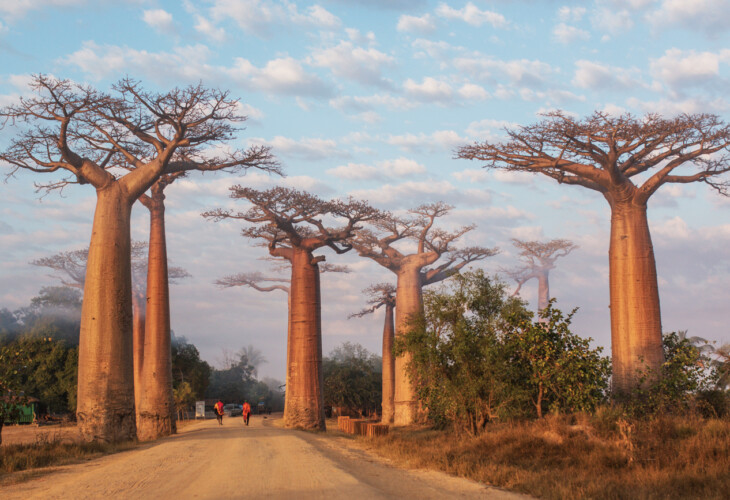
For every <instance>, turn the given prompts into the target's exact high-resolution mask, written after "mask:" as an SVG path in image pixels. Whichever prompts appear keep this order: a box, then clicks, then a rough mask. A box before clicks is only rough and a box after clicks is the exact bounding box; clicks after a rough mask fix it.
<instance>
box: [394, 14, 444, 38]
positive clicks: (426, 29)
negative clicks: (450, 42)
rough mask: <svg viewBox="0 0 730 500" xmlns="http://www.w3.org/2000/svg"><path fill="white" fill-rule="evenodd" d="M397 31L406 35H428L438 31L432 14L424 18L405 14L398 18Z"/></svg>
mask: <svg viewBox="0 0 730 500" xmlns="http://www.w3.org/2000/svg"><path fill="white" fill-rule="evenodd" d="M397 30H398V31H402V32H406V33H421V34H423V35H428V34H430V33H433V32H434V31H436V23H435V22H434V19H433V17H431V14H425V15H423V16H420V17H417V16H409V15H406V14H403V15H402V16H400V18H398V25H397Z"/></svg>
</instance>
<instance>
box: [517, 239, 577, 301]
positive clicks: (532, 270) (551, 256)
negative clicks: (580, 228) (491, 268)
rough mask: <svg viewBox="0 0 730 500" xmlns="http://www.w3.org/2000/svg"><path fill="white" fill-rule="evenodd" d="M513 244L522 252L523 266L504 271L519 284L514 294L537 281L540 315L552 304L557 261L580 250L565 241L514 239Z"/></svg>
mask: <svg viewBox="0 0 730 500" xmlns="http://www.w3.org/2000/svg"><path fill="white" fill-rule="evenodd" d="M512 244H513V245H514V246H515V247H517V249H518V250H519V251H520V254H519V255H520V260H521V261H522V265H521V266H520V267H518V268H517V269H513V270H510V271H504V272H505V274H507V276H509V277H510V278H512V279H513V280H515V281H516V282H517V289H516V290H515V291H514V293H513V294H512V295H513V296H514V295H517V294H519V293H520V289H521V288H522V285H524V284H525V283H527V282H528V281H530V280H531V279H533V278H534V279H536V280H537V312H538V314H539V313H540V312H541V311H542V310H543V309H545V308H546V307H547V306H548V303H549V302H550V281H549V276H550V271H551V270H552V269H555V261H556V260H558V259H559V258H560V257H565V256H566V255H568V254H569V253H570V252H572V251H573V250H575V249H576V248H578V246H577V245H575V244H574V243H573V242H571V241H568V240H563V239H556V240H550V241H545V242H542V241H535V240H532V241H527V240H519V239H517V238H513V239H512Z"/></svg>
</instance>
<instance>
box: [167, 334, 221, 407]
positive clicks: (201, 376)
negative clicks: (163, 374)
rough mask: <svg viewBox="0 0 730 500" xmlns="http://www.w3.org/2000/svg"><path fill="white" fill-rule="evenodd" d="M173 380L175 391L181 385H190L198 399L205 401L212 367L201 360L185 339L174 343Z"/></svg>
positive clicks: (194, 348)
mask: <svg viewBox="0 0 730 500" xmlns="http://www.w3.org/2000/svg"><path fill="white" fill-rule="evenodd" d="M171 350H172V379H173V390H174V389H177V388H178V387H179V386H180V384H183V383H188V384H190V388H191V389H192V391H193V395H194V396H195V397H196V398H197V399H203V397H204V396H205V391H206V389H207V388H208V385H209V384H210V374H211V372H212V369H211V367H210V365H209V364H208V363H207V362H206V361H203V360H202V359H200V352H198V349H197V347H195V346H194V345H193V344H189V343H188V342H187V341H186V340H185V339H184V338H181V339H177V340H176V341H174V342H172V345H171Z"/></svg>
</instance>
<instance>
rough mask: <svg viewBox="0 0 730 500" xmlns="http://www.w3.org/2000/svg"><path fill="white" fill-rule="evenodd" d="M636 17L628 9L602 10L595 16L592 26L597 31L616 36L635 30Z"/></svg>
mask: <svg viewBox="0 0 730 500" xmlns="http://www.w3.org/2000/svg"><path fill="white" fill-rule="evenodd" d="M634 15H635V14H633V13H631V12H629V11H628V10H626V9H622V10H617V9H613V8H601V9H598V10H597V11H596V13H595V14H594V16H593V18H592V19H591V24H592V25H593V27H594V28H595V29H597V30H599V31H603V32H605V33H608V34H610V35H614V36H615V35H618V34H620V33H624V32H626V31H629V30H630V29H631V28H633V26H634Z"/></svg>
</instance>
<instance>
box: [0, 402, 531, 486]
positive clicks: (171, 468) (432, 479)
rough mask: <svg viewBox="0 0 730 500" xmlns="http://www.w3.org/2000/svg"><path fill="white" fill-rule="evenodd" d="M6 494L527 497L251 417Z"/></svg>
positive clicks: (193, 428)
mask: <svg viewBox="0 0 730 500" xmlns="http://www.w3.org/2000/svg"><path fill="white" fill-rule="evenodd" d="M0 498H3V499H4V500H10V499H21V498H22V499H29V498H43V499H55V498H73V499H84V498H94V499H97V498H101V499H107V498H108V499H111V498H114V499H117V498H122V499H127V498H130V499H131V498H154V499H157V500H161V499H168V498H174V499H187V498H196V499H206V498H211V499H212V498H216V499H223V498H225V499H233V498H292V499H300V498H301V499H309V498H328V499H339V498H343V499H348V500H356V499H360V498H363V499H368V500H370V499H379V498H409V499H410V498H413V499H442V498H491V499H513V498H527V497H524V496H521V495H517V494H513V493H509V492H505V491H503V490H499V489H496V488H490V487H485V486H483V485H480V484H478V483H475V482H473V481H469V480H466V479H459V478H454V477H451V476H448V475H446V474H442V473H439V472H433V471H420V470H418V471H412V470H405V469H401V468H398V467H394V466H392V465H390V464H389V463H388V462H387V461H386V460H384V459H382V458H379V457H377V456H375V455H373V454H371V453H369V452H367V451H365V450H364V449H362V447H361V446H359V445H358V444H357V442H354V441H353V440H351V439H347V438H345V437H337V436H332V435H325V434H313V433H306V432H301V431H293V430H288V429H283V428H281V427H279V426H276V425H273V419H272V418H271V417H269V418H268V419H265V418H263V417H260V416H253V417H252V418H251V424H250V426H249V427H245V426H244V425H243V424H242V422H241V419H240V418H233V419H232V418H227V419H224V425H223V426H218V425H217V423H216V421H215V420H206V421H201V422H199V423H195V424H192V425H188V426H186V427H185V428H183V429H182V430H181V431H180V433H179V434H177V435H175V436H171V437H169V438H165V439H161V440H159V441H156V442H154V443H150V444H147V445H143V446H141V447H139V448H136V449H134V450H131V451H126V452H122V453H117V454H114V455H108V456H105V457H102V458H100V459H97V460H93V461H90V462H86V463H82V464H77V465H71V466H64V467H59V468H57V469H56V470H55V471H54V472H51V473H49V474H46V475H43V476H41V477H39V478H36V479H32V480H30V481H28V482H25V483H21V484H16V485H11V486H6V487H3V488H2V489H0Z"/></svg>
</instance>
